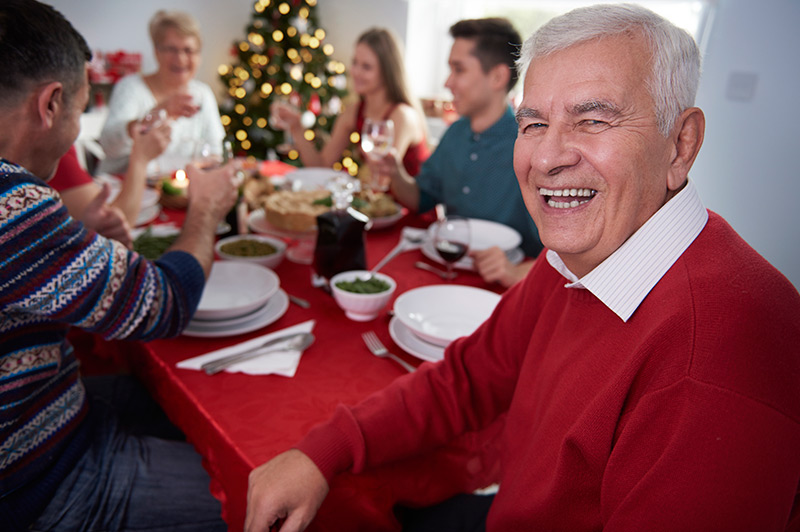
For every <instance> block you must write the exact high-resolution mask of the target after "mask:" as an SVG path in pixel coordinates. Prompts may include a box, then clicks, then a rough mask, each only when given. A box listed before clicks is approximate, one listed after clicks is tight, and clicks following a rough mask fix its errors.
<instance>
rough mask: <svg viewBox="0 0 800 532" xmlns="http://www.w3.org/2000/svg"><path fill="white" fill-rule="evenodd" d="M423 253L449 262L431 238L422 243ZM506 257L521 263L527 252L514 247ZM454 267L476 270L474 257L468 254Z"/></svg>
mask: <svg viewBox="0 0 800 532" xmlns="http://www.w3.org/2000/svg"><path fill="white" fill-rule="evenodd" d="M422 254H423V255H425V256H426V257H428V258H429V259H431V260H432V261H435V262H438V263H439V264H447V263H446V262H445V261H444V259H443V258H442V257H440V256H439V253H437V252H436V248H435V247H434V246H433V242H431V241H430V240H426V241H425V242H424V243H423V244H422ZM506 257H508V262H510V263H511V264H519V263H520V262H522V261H523V260H525V252H524V251H522V249H520V248H514V249H512V250H510V251H506ZM453 267H454V268H457V269H459V270H469V271H475V264H474V261H473V260H472V257H470V256H468V255H467V256H464V257H463V258H461V259H459V260H458V261H456V262H455V263H453Z"/></svg>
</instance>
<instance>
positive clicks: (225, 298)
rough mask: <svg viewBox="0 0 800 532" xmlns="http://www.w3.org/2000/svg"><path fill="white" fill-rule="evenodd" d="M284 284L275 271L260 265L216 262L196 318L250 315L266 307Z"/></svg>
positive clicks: (215, 318)
mask: <svg viewBox="0 0 800 532" xmlns="http://www.w3.org/2000/svg"><path fill="white" fill-rule="evenodd" d="M280 284H281V282H280V279H279V278H278V276H277V275H276V274H275V272H273V271H272V270H270V269H269V268H265V267H264V266H261V265H260V264H252V263H247V262H241V261H233V260H230V261H228V260H220V261H216V262H214V264H213V265H212V266H211V274H209V276H208V280H207V281H206V285H205V288H204V289H203V296H202V297H201V298H200V303H199V304H198V305H197V311H196V312H195V314H194V316H193V319H197V320H225V319H230V318H237V317H239V316H244V315H245V314H249V313H250V312H253V311H254V310H257V309H259V308H261V307H263V306H264V305H265V304H266V303H267V301H269V299H270V298H271V297H272V296H274V295H275V294H276V293H277V291H278V289H279V288H280Z"/></svg>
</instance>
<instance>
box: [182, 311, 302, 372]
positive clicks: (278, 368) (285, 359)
mask: <svg viewBox="0 0 800 532" xmlns="http://www.w3.org/2000/svg"><path fill="white" fill-rule="evenodd" d="M315 323H316V322H315V320H308V321H305V322H303V323H299V324H297V325H294V326H292V327H287V328H286V329H281V330H280V331H275V332H272V333H269V334H265V335H264V336H259V337H257V338H252V339H250V340H247V341H245V342H242V343H240V344H236V345H232V346H230V347H225V348H223V349H217V350H216V351H212V352H210V353H206V354H205V355H200V356H197V357H194V358H188V359H186V360H181V361H180V362H178V363H177V364H176V365H175V366H176V367H178V368H182V369H196V370H200V369H201V367H202V365H203V364H205V363H206V362H211V361H212V360H216V359H218V358H222V357H226V356H229V355H235V354H237V353H241V352H242V351H247V350H248V349H251V348H253V347H256V346H258V345H260V344H263V343H264V342H266V341H267V340H271V339H272V338H277V337H279V336H286V335H289V334H293V333H300V332H308V333H310V332H311V331H312V329H313V328H314V324H315ZM280 347H281V344H277V345H272V346H269V347H266V348H264V351H265V352H266V351H269V350H271V349H276V348H280ZM301 355H302V352H300V351H279V352H275V353H270V354H268V355H265V356H261V357H257V358H254V359H251V360H244V361H242V362H239V363H237V364H234V365H232V366H230V367H228V368H225V370H224V371H228V372H231V373H236V372H239V373H247V374H248V375H273V374H274V375H282V376H284V377H294V374H295V371H297V366H298V365H299V364H300V356H301Z"/></svg>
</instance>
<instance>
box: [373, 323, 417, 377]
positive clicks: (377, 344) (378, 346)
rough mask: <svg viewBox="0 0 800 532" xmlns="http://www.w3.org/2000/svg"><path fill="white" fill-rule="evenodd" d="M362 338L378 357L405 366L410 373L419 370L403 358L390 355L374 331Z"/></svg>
mask: <svg viewBox="0 0 800 532" xmlns="http://www.w3.org/2000/svg"><path fill="white" fill-rule="evenodd" d="M361 338H363V339H364V343H365V344H367V348H368V349H369V350H370V352H371V353H372V354H373V355H375V356H376V357H381V358H385V357H388V358H391V359H392V360H394V361H395V362H397V363H398V364H400V365H401V366H403V368H405V369H406V370H407V371H409V372H414V371H416V370H417V368H415V367H414V366H412V365H411V364H409V363H408V362H406V361H405V360H403V359H402V358H400V357H398V356H397V355H394V354H392V353H390V352H389V350H388V349H386V346H384V345H383V343H381V341H380V339H379V338H378V335H377V334H375V333H374V332H372V331H368V332H365V333H364V334H362V335H361Z"/></svg>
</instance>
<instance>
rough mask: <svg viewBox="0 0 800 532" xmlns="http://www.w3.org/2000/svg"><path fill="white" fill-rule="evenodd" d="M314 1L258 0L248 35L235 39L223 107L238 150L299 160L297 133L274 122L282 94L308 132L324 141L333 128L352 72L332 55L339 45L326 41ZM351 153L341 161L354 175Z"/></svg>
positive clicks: (225, 72)
mask: <svg viewBox="0 0 800 532" xmlns="http://www.w3.org/2000/svg"><path fill="white" fill-rule="evenodd" d="M316 5H317V0H278V1H277V2H276V1H275V0H257V1H256V3H255V5H254V11H253V15H252V20H251V22H250V24H249V26H248V27H247V35H246V37H245V38H244V39H242V40H241V41H239V42H235V43H234V48H233V50H232V54H231V55H232V56H234V57H235V61H234V63H233V64H229V65H220V67H219V76H220V79H221V80H222V82H223V83H224V84H225V86H226V88H227V94H228V96H227V98H225V100H224V101H223V102H222V104H221V106H220V114H221V115H222V124H223V125H224V126H225V129H226V131H227V133H228V135H229V136H230V138H231V140H232V142H233V145H234V151H235V152H236V153H237V154H240V155H247V156H253V157H256V158H258V159H264V158H274V156H275V155H277V156H278V157H279V158H280V159H281V160H283V161H285V162H289V163H292V164H296V165H298V164H299V161H298V157H299V154H298V153H297V151H296V150H294V149H293V148H291V144H290V141H291V139H287V138H286V137H287V136H288V135H286V134H284V132H283V131H281V130H280V129H279V128H277V127H275V125H274V124H271V123H270V120H269V116H270V111H269V109H270V105H271V104H272V103H273V102H274V101H276V100H288V102H289V103H291V104H292V105H294V106H296V107H298V108H299V109H301V110H303V111H304V112H303V120H302V121H303V126H304V127H305V128H306V129H305V130H304V135H305V137H306V138H307V139H309V140H311V141H314V142H316V143H317V146H318V147H320V146H321V144H322V143H323V142H324V141H325V138H326V137H327V135H328V134H329V133H330V131H331V128H332V127H333V121H334V120H335V118H336V116H337V115H338V113H339V111H340V110H341V106H342V98H343V97H344V96H345V95H346V93H347V79H346V78H345V65H344V63H342V62H340V61H336V60H335V59H333V46H332V45H331V44H330V43H325V30H323V29H322V28H320V27H319V26H318V24H317V17H316ZM354 140H355V141H356V142H357V141H358V139H354ZM348 155H349V154H343V163H337V164H336V165H335V166H336V167H337V169H340V168H342V167H343V166H344V167H345V169H347V170H348V171H350V172H351V173H352V174H353V175H355V172H356V171H357V169H358V167H357V165H356V163H354V162H352V159H351V158H350V157H348ZM351 167H352V168H351Z"/></svg>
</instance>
